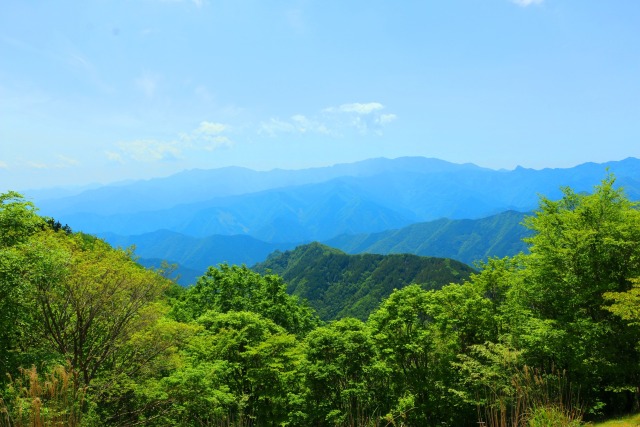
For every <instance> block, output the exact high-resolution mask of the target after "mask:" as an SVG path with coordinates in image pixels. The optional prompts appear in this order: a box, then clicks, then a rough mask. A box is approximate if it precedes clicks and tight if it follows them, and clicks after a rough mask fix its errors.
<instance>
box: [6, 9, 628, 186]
mask: <svg viewBox="0 0 640 427" xmlns="http://www.w3.org/2000/svg"><path fill="white" fill-rule="evenodd" d="M639 22H640V1H638V0H611V1H602V0H403V1H389V0H366V1H361V0H349V1H344V0H322V1H320V0H317V1H313V0H271V1H264V0H263V1H257V0H256V1H251V0H83V1H65V0H60V1H55V2H53V1H49V0H29V1H24V0H2V5H1V6H0V191H6V190H8V189H14V190H23V189H34V188H49V187H57V186H83V185H88V184H93V183H101V184H107V183H111V182H116V181H122V180H133V179H149V178H153V177H161V176H168V175H170V174H173V173H177V172H179V171H182V170H187V169H194V168H200V169H210V168H219V167H225V166H243V167H249V168H252V169H256V170H270V169H274V168H284V169H301V168H308V167H316V166H327V165H332V164H336V163H347V162H353V161H358V160H364V159H368V158H375V157H387V158H396V157H402V156H424V157H435V158H439V159H443V160H447V161H450V162H454V163H467V162H470V163H475V164H477V165H479V166H484V167H489V168H494V169H501V168H504V169H513V168H514V167H516V166H518V165H520V166H523V167H528V168H535V169H541V168H545V167H572V166H575V165H577V164H580V163H584V162H605V161H610V160H621V159H624V158H626V157H640V24H639Z"/></svg>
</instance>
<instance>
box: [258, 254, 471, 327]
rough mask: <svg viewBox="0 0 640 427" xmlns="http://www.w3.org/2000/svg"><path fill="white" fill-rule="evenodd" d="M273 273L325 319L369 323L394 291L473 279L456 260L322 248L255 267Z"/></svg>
mask: <svg viewBox="0 0 640 427" xmlns="http://www.w3.org/2000/svg"><path fill="white" fill-rule="evenodd" d="M253 270H254V271H257V272H259V273H263V274H264V273H267V272H272V273H273V274H277V275H279V276H281V277H282V278H283V279H284V281H285V282H286V283H287V292H288V293H289V294H293V295H296V296H299V297H301V298H304V299H306V300H308V301H309V304H310V305H311V307H313V308H315V309H316V310H317V312H318V314H319V316H320V318H322V319H325V320H330V319H337V318H341V317H346V316H353V317H357V318H360V319H366V318H367V316H368V315H369V314H370V313H371V312H372V311H373V310H374V309H375V308H376V307H377V306H378V305H379V304H380V302H381V301H382V299H383V298H386V297H387V296H389V295H390V294H391V292H392V291H393V290H394V289H401V288H403V287H405V286H407V285H409V284H412V283H417V284H420V285H421V286H422V288H423V289H440V288H441V287H442V286H443V285H446V284H449V283H452V282H461V281H463V280H464V279H467V278H469V275H470V274H471V273H472V272H473V269H472V268H471V267H469V266H468V265H465V264H463V263H461V262H458V261H454V260H451V259H443V258H433V257H420V256H416V255H409V254H394V255H374V254H362V255H348V254H346V253H344V252H342V251H340V250H338V249H334V248H330V247H328V246H325V245H322V244H320V243H310V244H308V245H303V246H299V247H297V248H296V249H294V250H292V251H286V252H284V253H281V252H276V253H274V254H272V255H271V256H270V257H269V258H268V259H267V260H266V261H265V262H263V263H260V264H257V265H256V266H254V268H253Z"/></svg>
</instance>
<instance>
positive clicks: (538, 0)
mask: <svg viewBox="0 0 640 427" xmlns="http://www.w3.org/2000/svg"><path fill="white" fill-rule="evenodd" d="M543 1H544V0H511V2H512V3H515V4H517V5H518V6H522V7H527V6H531V5H532V4H542V2H543Z"/></svg>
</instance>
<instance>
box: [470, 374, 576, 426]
mask: <svg viewBox="0 0 640 427" xmlns="http://www.w3.org/2000/svg"><path fill="white" fill-rule="evenodd" d="M488 400H489V403H488V404H487V405H486V406H485V407H484V408H480V409H479V418H480V421H479V425H480V426H483V427H579V426H581V425H582V416H583V414H584V410H583V408H582V407H581V406H580V403H579V396H578V395H577V394H576V393H574V391H573V390H572V387H571V385H570V384H569V382H568V381H567V376H566V372H565V371H562V372H558V371H555V370H552V372H551V373H544V372H542V371H540V370H537V369H531V368H529V367H528V366H525V367H524V368H523V369H522V370H518V371H516V373H515V374H514V375H513V376H512V378H511V387H510V388H508V389H506V390H502V391H499V392H498V391H495V390H493V391H491V395H490V396H489V399H488Z"/></svg>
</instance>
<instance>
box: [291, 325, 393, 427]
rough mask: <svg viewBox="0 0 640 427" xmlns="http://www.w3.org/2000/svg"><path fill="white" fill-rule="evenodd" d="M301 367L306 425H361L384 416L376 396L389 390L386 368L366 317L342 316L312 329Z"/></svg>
mask: <svg viewBox="0 0 640 427" xmlns="http://www.w3.org/2000/svg"><path fill="white" fill-rule="evenodd" d="M303 369H304V373H305V378H306V381H305V385H306V388H307V395H306V396H305V399H306V403H307V405H308V409H307V412H308V413H309V416H310V419H309V420H308V421H307V422H308V424H313V425H350V426H356V425H357V426H360V425H368V424H369V423H371V422H372V421H374V420H375V419H376V418H377V417H379V416H380V415H384V414H381V413H380V411H381V410H382V408H380V405H379V402H378V399H379V398H380V396H381V395H382V394H383V393H386V392H387V390H386V387H385V386H386V383H385V378H386V375H387V370H386V367H385V366H384V365H383V364H382V363H381V362H380V360H379V358H378V355H377V354H376V351H375V345H374V341H373V339H372V337H371V331H370V330H369V328H368V327H367V326H366V325H365V324H364V323H363V322H362V321H360V320H357V319H353V318H344V319H341V320H339V321H336V322H333V323H331V324H329V325H327V326H324V327H319V328H316V329H315V330H313V331H312V332H311V333H310V334H309V335H308V336H307V339H306V363H305V365H304V367H303Z"/></svg>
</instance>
